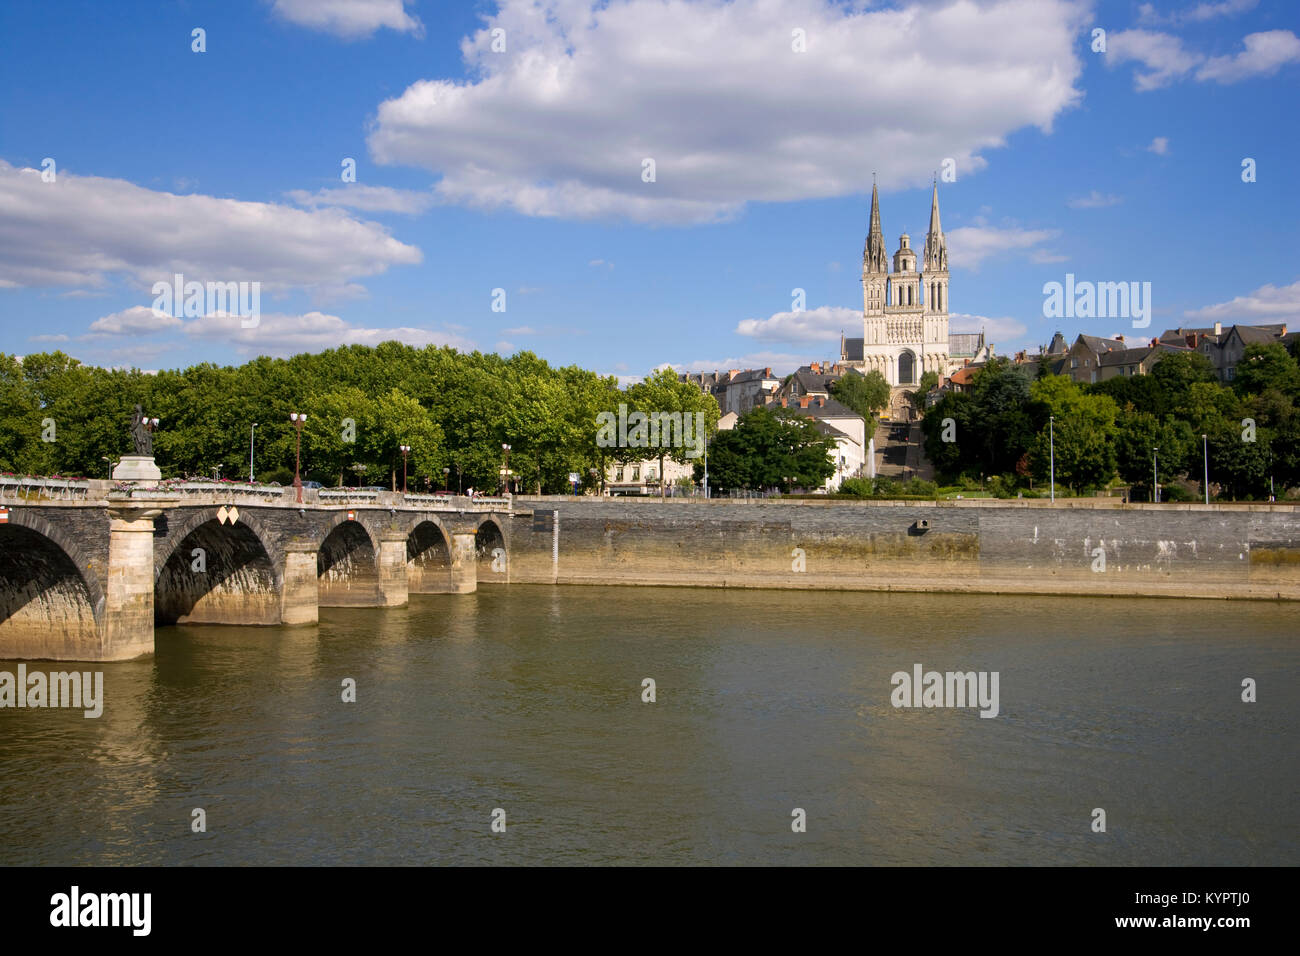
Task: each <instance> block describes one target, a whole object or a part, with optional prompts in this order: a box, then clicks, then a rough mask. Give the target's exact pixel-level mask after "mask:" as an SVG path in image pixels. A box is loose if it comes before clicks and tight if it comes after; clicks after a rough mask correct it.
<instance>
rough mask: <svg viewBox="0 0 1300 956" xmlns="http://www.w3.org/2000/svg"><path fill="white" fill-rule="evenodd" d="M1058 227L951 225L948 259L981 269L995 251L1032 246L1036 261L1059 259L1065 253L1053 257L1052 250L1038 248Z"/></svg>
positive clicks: (1055, 234) (958, 265)
mask: <svg viewBox="0 0 1300 956" xmlns="http://www.w3.org/2000/svg"><path fill="white" fill-rule="evenodd" d="M1060 234H1061V233H1060V230H1058V229H1021V228H1019V227H1018V226H1012V227H1008V228H1005V229H999V228H997V227H995V226H983V225H977V226H959V227H958V228H956V229H949V230H948V231H947V232H946V233H945V236H946V238H947V240H948V261H949V265H950V266H951V267H952V268H965V269H978V268H979V266H980V263H982V262H983V261H984V260H985V259H987V258H989V257H990V256H994V255H1005V254H1007V253H1010V252H1024V251H1026V250H1032V251H1033V252H1034V253H1035V255H1036V256H1037V258H1035V260H1034V261H1036V262H1059V261H1063V260H1064V258H1065V257H1064V256H1061V257H1059V258H1053V257H1052V254H1051V253H1048V252H1046V251H1044V250H1041V249H1035V248H1034V247H1035V246H1038V245H1039V244H1040V243H1044V242H1048V241H1050V240H1052V239H1055V238H1056V237H1058V236H1059V235H1060Z"/></svg>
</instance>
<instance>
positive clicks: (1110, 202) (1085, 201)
mask: <svg viewBox="0 0 1300 956" xmlns="http://www.w3.org/2000/svg"><path fill="white" fill-rule="evenodd" d="M1123 201H1124V200H1123V199H1121V198H1120V197H1119V196H1112V195H1110V194H1107V195H1102V194H1101V193H1099V192H1097V190H1095V189H1094V190H1093V191H1092V192H1090V193H1089V194H1088V195H1086V196H1080V197H1078V198H1077V199H1071V200H1068V201H1067V202H1066V205H1067V206H1069V207H1070V208H1071V209H1104V208H1105V207H1107V206H1118V205H1119V204H1120V203H1122V202H1123Z"/></svg>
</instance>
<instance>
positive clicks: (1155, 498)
mask: <svg viewBox="0 0 1300 956" xmlns="http://www.w3.org/2000/svg"><path fill="white" fill-rule="evenodd" d="M1159 457H1160V446H1159V445H1156V447H1155V448H1152V449H1151V500H1152V502H1154V503H1156V504H1159V502H1160V464H1159V462H1158V461H1157V459H1158V458H1159Z"/></svg>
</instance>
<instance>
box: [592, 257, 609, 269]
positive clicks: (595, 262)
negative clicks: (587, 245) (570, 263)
mask: <svg viewBox="0 0 1300 956" xmlns="http://www.w3.org/2000/svg"><path fill="white" fill-rule="evenodd" d="M587 265H589V266H594V267H596V268H599V267H600V266H604V267H605V268H606V269H612V268H614V263H612V262H606V261H605V260H604V259H592V260H591V261H590V262H588V263H587Z"/></svg>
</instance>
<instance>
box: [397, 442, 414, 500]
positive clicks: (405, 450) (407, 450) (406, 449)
mask: <svg viewBox="0 0 1300 956" xmlns="http://www.w3.org/2000/svg"><path fill="white" fill-rule="evenodd" d="M398 447H400V448H401V449H402V494H406V456H407V455H409V454H410V453H411V446H410V445H400V446H398Z"/></svg>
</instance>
